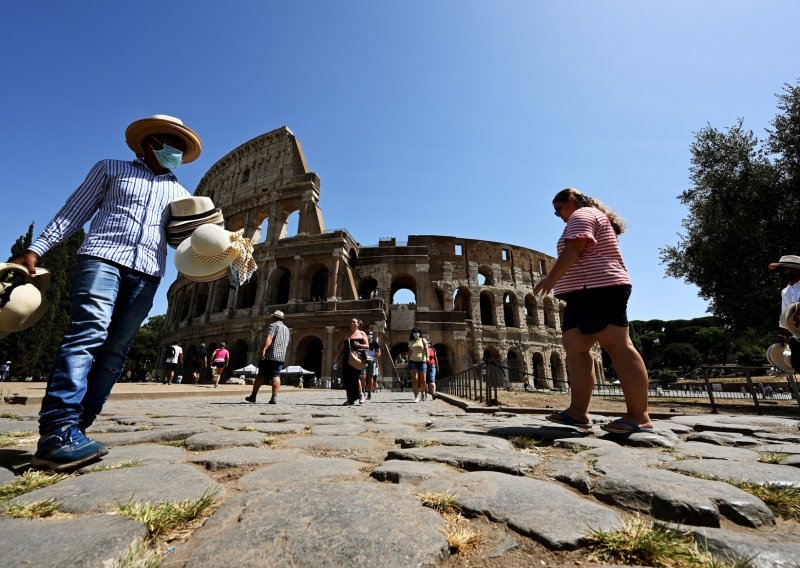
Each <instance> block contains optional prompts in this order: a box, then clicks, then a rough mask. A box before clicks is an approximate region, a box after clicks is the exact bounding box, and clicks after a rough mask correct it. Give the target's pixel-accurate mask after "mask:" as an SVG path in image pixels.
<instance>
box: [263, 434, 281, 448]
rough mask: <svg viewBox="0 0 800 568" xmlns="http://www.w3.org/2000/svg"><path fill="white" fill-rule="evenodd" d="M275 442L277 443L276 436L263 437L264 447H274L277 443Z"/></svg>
mask: <svg viewBox="0 0 800 568" xmlns="http://www.w3.org/2000/svg"><path fill="white" fill-rule="evenodd" d="M277 441H278V437H277V436H272V435H268V436H264V445H265V446H274V445H275V444H276V443H277Z"/></svg>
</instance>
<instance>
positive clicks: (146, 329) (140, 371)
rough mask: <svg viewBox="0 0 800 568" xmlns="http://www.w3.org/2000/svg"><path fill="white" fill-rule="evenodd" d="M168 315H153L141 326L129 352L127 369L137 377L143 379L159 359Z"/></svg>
mask: <svg viewBox="0 0 800 568" xmlns="http://www.w3.org/2000/svg"><path fill="white" fill-rule="evenodd" d="M166 320H167V316H164V315H161V316H153V317H151V318H149V319H148V320H147V322H146V323H145V324H144V325H142V327H140V328H139V331H138V332H137V333H136V337H135V338H134V340H133V343H132V344H131V350H130V351H129V352H128V361H127V363H126V364H125V368H126V370H129V371H131V375H132V376H133V377H134V378H136V379H143V378H144V374H145V373H146V372H147V371H148V370H150V369H151V368H153V365H154V364H155V363H156V361H157V360H158V353H159V349H160V343H161V336H162V335H163V333H164V324H165V323H166Z"/></svg>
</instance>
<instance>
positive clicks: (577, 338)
mask: <svg viewBox="0 0 800 568" xmlns="http://www.w3.org/2000/svg"><path fill="white" fill-rule="evenodd" d="M595 342H596V340H595V338H594V337H592V336H591V335H583V334H582V333H581V331H580V329H578V328H577V327H575V328H572V329H570V330H567V331H565V332H564V334H563V336H562V343H563V345H564V350H565V351H566V352H567V368H568V369H569V384H570V387H571V390H570V404H569V407H567V409H566V410H565V412H566V413H567V414H568V415H569V416H570V417H571V418H573V419H574V420H577V421H578V422H587V421H588V420H589V402H590V401H591V398H592V387H593V386H594V363H593V361H592V357H591V355H590V353H589V352H590V351H591V349H592V347H594V344H595Z"/></svg>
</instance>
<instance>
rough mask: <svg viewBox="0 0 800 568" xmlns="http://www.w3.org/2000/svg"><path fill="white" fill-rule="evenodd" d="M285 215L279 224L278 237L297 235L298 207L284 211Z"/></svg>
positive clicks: (286, 237)
mask: <svg viewBox="0 0 800 568" xmlns="http://www.w3.org/2000/svg"><path fill="white" fill-rule="evenodd" d="M284 213H285V214H286V217H285V218H284V221H283V225H282V226H281V232H280V236H279V237H278V238H279V239H288V238H290V237H296V236H297V228H298V226H299V225H300V209H290V210H287V211H285V212H284Z"/></svg>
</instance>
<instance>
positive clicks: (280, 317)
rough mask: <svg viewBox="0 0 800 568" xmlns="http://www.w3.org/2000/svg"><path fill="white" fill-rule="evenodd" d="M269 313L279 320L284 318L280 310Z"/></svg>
mask: <svg viewBox="0 0 800 568" xmlns="http://www.w3.org/2000/svg"><path fill="white" fill-rule="evenodd" d="M271 315H272V317H274V318H278V319H280V320H282V319H283V318H284V315H283V312H282V311H281V310H275V311H274V312H272V314H271Z"/></svg>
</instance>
